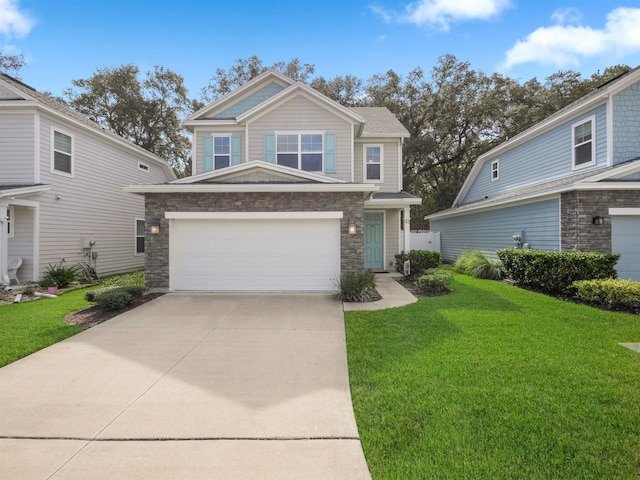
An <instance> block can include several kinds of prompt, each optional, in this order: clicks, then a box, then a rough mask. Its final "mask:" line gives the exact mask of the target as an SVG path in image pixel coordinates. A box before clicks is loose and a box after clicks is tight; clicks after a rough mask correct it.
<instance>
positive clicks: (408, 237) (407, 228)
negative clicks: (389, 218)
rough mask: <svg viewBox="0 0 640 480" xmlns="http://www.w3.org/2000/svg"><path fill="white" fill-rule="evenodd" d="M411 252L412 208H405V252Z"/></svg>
mask: <svg viewBox="0 0 640 480" xmlns="http://www.w3.org/2000/svg"><path fill="white" fill-rule="evenodd" d="M409 250H411V208H409V207H404V251H405V252H407V253H408V252H409Z"/></svg>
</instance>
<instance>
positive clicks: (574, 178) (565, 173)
mask: <svg viewBox="0 0 640 480" xmlns="http://www.w3.org/2000/svg"><path fill="white" fill-rule="evenodd" d="M426 219H428V220H430V221H431V230H432V231H434V232H440V240H441V251H442V255H443V257H444V259H445V260H448V261H454V260H455V259H456V258H457V257H459V256H460V255H461V254H462V253H463V252H464V251H465V250H479V251H481V252H483V253H485V254H487V255H490V256H495V253H496V251H497V250H498V249H501V248H508V247H514V246H516V247H523V246H524V247H525V248H526V247H528V248H532V249H540V250H553V251H596V252H614V253H619V254H621V255H622V257H621V259H620V261H619V262H618V265H617V270H618V276H619V277H620V278H632V279H635V280H640V69H639V68H636V69H634V70H632V71H630V72H628V73H626V74H624V75H621V76H619V77H618V78H616V79H614V80H613V81H610V82H608V83H606V84H604V85H602V86H600V87H599V88H597V89H596V90H595V91H593V92H591V93H590V94H588V95H586V96H585V97H583V98H581V99H579V100H578V101H576V102H574V103H573V104H571V105H569V106H567V107H566V108H564V109H562V110H560V111H559V112H557V113H556V114H554V115H552V116H550V117H549V118H547V119H546V120H544V121H543V122H541V123H539V124H537V125H534V126H533V127H531V128H529V129H528V130H526V131H524V132H522V133H521V134H519V135H517V136H515V137H513V138H511V139H510V140H509V141H507V142H505V143H503V144H501V145H499V146H498V147H496V148H494V149H493V150H491V151H489V152H487V153H485V154H484V155H482V156H480V157H479V158H478V159H477V161H476V163H475V164H474V166H473V168H472V170H471V173H470V174H469V176H468V178H467V179H466V181H465V183H464V185H463V186H462V188H461V190H460V192H459V193H458V196H457V198H456V200H455V202H454V205H453V206H452V208H450V209H447V210H444V211H441V212H437V213H434V214H432V215H429V216H427V217H426ZM514 238H515V239H514Z"/></svg>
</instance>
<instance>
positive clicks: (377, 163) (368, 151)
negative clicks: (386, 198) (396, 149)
mask: <svg viewBox="0 0 640 480" xmlns="http://www.w3.org/2000/svg"><path fill="white" fill-rule="evenodd" d="M364 180H365V181H366V182H381V181H382V145H365V146H364Z"/></svg>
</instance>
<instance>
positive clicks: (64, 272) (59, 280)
mask: <svg viewBox="0 0 640 480" xmlns="http://www.w3.org/2000/svg"><path fill="white" fill-rule="evenodd" d="M77 271H78V268H77V267H68V266H67V265H66V264H64V263H63V262H61V263H58V264H57V265H47V271H46V273H45V274H44V277H43V278H42V281H41V282H40V285H42V286H43V287H58V288H66V287H68V286H69V284H70V283H71V282H75V281H76V278H77V276H78V275H77Z"/></svg>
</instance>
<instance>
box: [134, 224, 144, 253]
mask: <svg viewBox="0 0 640 480" xmlns="http://www.w3.org/2000/svg"><path fill="white" fill-rule="evenodd" d="M135 252H136V255H138V254H140V253H144V220H143V219H141V218H136V250H135Z"/></svg>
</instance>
